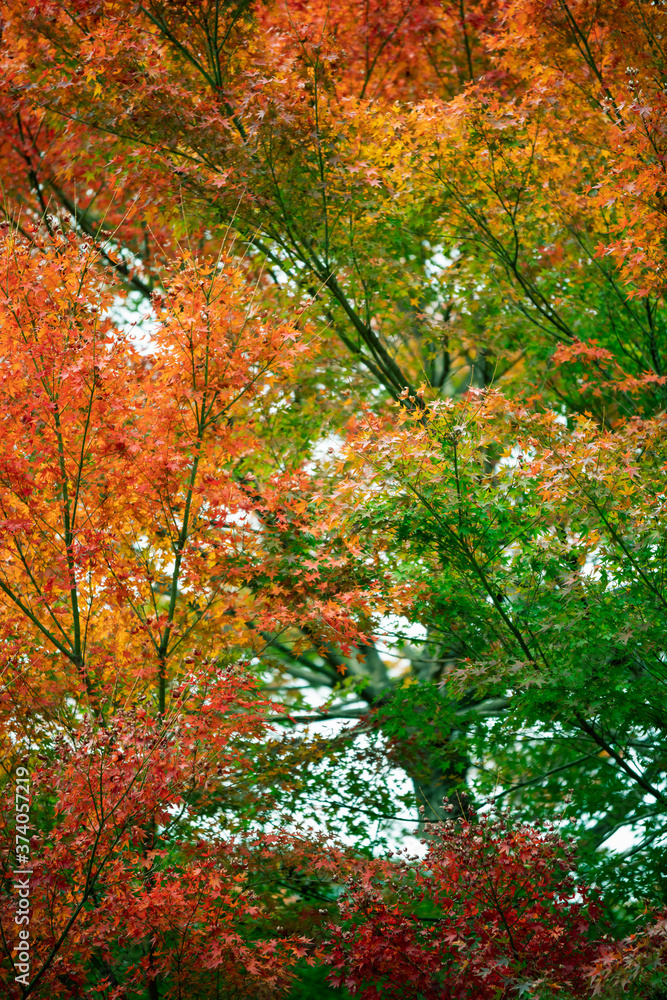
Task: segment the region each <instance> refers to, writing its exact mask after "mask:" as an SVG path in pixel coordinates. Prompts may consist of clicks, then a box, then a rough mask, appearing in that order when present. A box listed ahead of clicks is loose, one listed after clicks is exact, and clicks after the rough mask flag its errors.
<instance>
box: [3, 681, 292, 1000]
mask: <svg viewBox="0 0 667 1000" xmlns="http://www.w3.org/2000/svg"><path fill="white" fill-rule="evenodd" d="M271 708H274V706H272V705H271V703H269V702H267V701H266V700H265V699H262V698H261V696H259V694H258V692H257V689H256V685H255V682H254V681H253V680H252V679H250V678H249V677H248V676H247V674H245V673H244V671H243V670H241V669H235V670H231V671H230V670H226V671H222V670H220V669H217V668H213V667H211V668H209V669H208V671H207V670H206V668H200V669H199V670H198V674H197V678H196V682H193V684H192V687H191V689H188V688H187V687H184V688H183V689H182V690H181V691H180V693H179V695H178V697H177V698H176V699H175V700H174V702H173V707H172V709H171V711H170V712H169V714H168V716H167V717H166V718H164V719H162V720H161V721H160V722H156V720H155V719H154V718H152V717H151V716H150V715H147V713H146V712H145V711H142V710H141V709H139V710H135V711H133V712H128V713H124V714H123V713H119V714H117V715H116V716H114V717H113V718H112V719H110V720H109V721H108V723H107V725H106V726H105V727H103V726H101V725H100V724H99V723H98V722H94V721H90V722H87V723H84V724H82V725H81V726H80V727H79V728H78V730H77V731H76V732H74V733H71V734H70V735H69V736H68V737H66V738H61V739H60V741H59V742H58V744H57V746H55V747H54V753H53V755H52V760H51V761H50V762H48V763H46V764H44V765H43V766H42V767H41V769H40V770H39V771H38V772H37V773H36V774H35V775H34V778H33V800H34V802H35V803H37V802H39V803H40V806H41V808H42V809H44V808H45V807H46V806H47V804H48V803H51V808H52V820H51V821H50V822H47V824H46V825H45V829H44V831H43V836H42V837H33V838H32V845H31V851H32V860H31V868H32V875H31V878H30V889H31V902H32V908H31V911H30V924H29V931H30V939H31V947H32V954H33V958H32V968H31V976H30V993H31V994H32V995H35V996H53V995H57V996H59V995H71V993H72V991H74V992H75V993H77V994H78V993H79V991H80V990H81V989H83V988H84V987H87V988H90V987H91V986H92V987H93V988H94V989H95V990H99V991H103V992H105V995H106V996H108V997H120V996H126V995H127V989H128V987H129V988H136V989H139V990H142V989H145V988H146V984H147V983H149V984H150V982H152V981H153V980H155V978H156V977H159V979H160V981H161V984H162V985H161V994H160V995H167V994H168V995H174V996H182V995H183V993H185V994H186V995H187V994H188V993H189V994H190V995H192V994H193V993H194V994H196V995H198V996H203V995H207V994H208V991H209V990H211V991H213V992H214V993H215V990H216V988H218V989H219V990H220V991H221V993H218V995H228V994H233V995H234V996H246V995H248V994H250V995H252V996H253V997H260V996H261V997H263V996H275V995H276V992H277V991H280V990H281V988H282V987H284V986H285V985H286V984H287V983H288V982H289V980H290V971H289V970H290V966H292V965H293V964H294V962H295V961H296V959H297V958H299V957H301V956H303V955H305V954H306V952H307V951H308V948H307V945H308V942H307V941H306V939H304V938H301V937H299V936H289V937H284V938H273V937H270V936H266V935H263V934H261V933H257V934H255V935H252V934H249V933H248V928H251V927H252V926H253V925H254V924H256V923H257V922H258V921H259V920H261V917H262V914H263V908H262V906H261V904H260V902H259V899H258V897H257V895H256V894H255V893H254V892H253V891H252V885H251V883H252V878H253V869H254V874H255V876H256V875H257V869H258V868H261V866H262V862H263V860H265V859H267V858H268V859H270V861H271V863H273V861H274V859H275V857H276V856H277V855H279V853H280V847H281V843H282V841H284V840H285V838H282V840H281V838H280V837H273V838H269V840H267V841H263V840H259V841H258V842H257V843H255V844H254V845H252V846H250V847H249V846H248V845H247V844H246V845H242V844H239V843H237V842H236V841H235V839H234V838H232V837H230V836H229V835H228V836H225V835H224V833H223V831H222V828H221V825H220V823H219V822H218V824H216V827H215V828H214V829H213V830H211V828H210V824H209V826H208V827H207V826H206V824H205V816H206V815H207V813H208V812H210V811H211V809H212V807H215V806H216V804H217V805H218V806H219V804H220V802H221V801H224V798H225V794H229V790H230V789H231V791H232V793H233V791H234V789H235V788H236V789H238V788H239V787H240V785H241V780H242V775H243V772H245V771H247V770H248V769H250V768H251V767H252V764H251V760H250V756H249V754H251V753H252V747H253V745H254V744H256V743H257V742H258V741H261V740H263V739H264V740H265V739H266V736H267V727H266V723H265V722H264V721H263V716H264V715H265V714H266V712H267V711H268V710H269V709H271ZM226 790H227V791H226ZM202 822H203V823H204V825H202ZM5 832H6V833H7V838H8V839H7V840H5V838H4V837H3V840H5V843H4V844H3V851H2V854H3V862H4V869H5V878H10V877H11V876H10V870H11V869H12V868H13V867H14V864H13V862H12V854H13V853H14V852H13V840H14V837H13V830H12V829H11V828H10V829H9V830H8V831H5ZM19 861H20V859H19ZM2 899H3V902H2V905H1V910H0V921H1V922H2V931H3V935H4V940H5V941H7V942H13V940H14V937H15V928H14V926H13V924H14V914H15V898H14V895H13V893H12V892H11V891H10V892H8V893H3V896H2ZM244 926H245V928H246V930H245V931H244V930H243V928H244ZM119 955H124V956H125V957H124V960H123V961H122V965H123V972H124V982H123V984H122V985H121V984H120V983H119V982H118V980H117V979H116V977H115V974H114V971H113V970H114V969H115V970H116V973H117V972H118V968H119V966H118V962H119ZM0 961H2V964H3V967H4V975H5V980H6V982H7V983H9V984H10V985H9V987H8V989H9V993H8V995H10V996H14V995H16V996H19V995H21V989H20V987H19V986H18V985H15V984H14V982H13V980H14V974H15V973H14V971H12V965H11V963H12V959H11V954H10V952H9V951H8V950H3V954H2V958H1V959H0ZM91 976H92V979H91ZM216 984H217V987H216ZM165 989H166V991H167V994H165V992H164V991H165Z"/></svg>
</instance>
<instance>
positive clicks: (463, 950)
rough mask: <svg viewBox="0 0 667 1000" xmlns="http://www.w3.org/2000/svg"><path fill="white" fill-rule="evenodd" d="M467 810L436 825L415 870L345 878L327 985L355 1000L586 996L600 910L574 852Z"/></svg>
mask: <svg viewBox="0 0 667 1000" xmlns="http://www.w3.org/2000/svg"><path fill="white" fill-rule="evenodd" d="M471 813H472V811H471V812H470V813H469V817H468V819H466V820H464V821H462V822H459V823H455V822H452V821H450V822H446V823H444V824H438V825H437V826H436V827H435V829H434V830H433V834H432V839H430V840H429V841H428V853H427V856H426V857H425V858H424V859H423V860H422V861H420V862H419V863H418V864H417V865H415V864H414V863H408V862H406V861H398V862H389V861H375V862H369V863H368V864H366V865H365V866H360V867H359V868H358V869H357V870H356V871H355V872H354V874H353V876H352V877H351V878H349V879H348V882H347V886H346V890H345V892H344V894H343V895H342V896H341V900H340V910H341V917H342V920H343V921H344V927H332V928H331V934H332V936H331V943H330V946H329V961H330V963H331V964H332V965H333V966H334V969H335V972H333V973H332V974H331V976H330V979H331V982H332V983H333V984H334V985H337V986H342V985H344V986H345V987H347V989H348V990H350V992H352V993H354V994H359V995H360V996H361V997H362V998H363V1000H376V998H384V1000H390V998H395V1000H399V998H400V1000H407V998H415V1000H417V998H419V1000H441V998H442V997H443V996H446V997H451V998H452V1000H453V998H464V997H475V998H476V1000H492V998H493V1000H498V998H501V997H507V998H509V997H514V996H516V994H517V991H518V992H519V993H520V992H521V991H522V990H524V991H525V990H529V991H532V990H533V989H537V988H538V987H541V989H542V990H543V991H548V992H551V991H554V992H555V991H557V990H559V989H563V988H569V989H571V990H574V991H576V992H577V994H578V995H581V994H585V993H586V992H587V989H588V982H589V978H588V972H587V966H588V964H589V963H590V961H591V960H592V958H593V955H594V954H595V949H594V946H593V945H592V944H591V942H590V941H589V939H588V936H587V935H588V930H589V927H590V926H591V924H592V923H593V922H594V921H595V920H596V919H597V918H598V917H599V915H600V911H599V908H598V906H597V904H596V902H595V901H594V898H593V897H592V895H591V893H590V891H589V890H587V889H586V888H585V887H584V886H581V885H577V884H576V882H575V878H574V876H573V874H572V873H573V871H574V865H575V862H574V855H573V850H572V847H571V846H570V845H569V844H567V843H566V842H564V841H563V840H562V839H561V837H560V836H559V835H558V833H557V832H555V831H554V830H549V831H547V832H545V833H540V832H538V831H537V830H535V829H534V828H532V827H530V826H527V825H521V826H517V827H513V826H512V825H511V824H510V823H509V822H508V821H507V819H506V817H505V816H503V815H502V814H500V815H498V816H496V817H494V816H491V815H481V816H479V817H478V818H477V819H476V820H475V819H473V817H472V815H471ZM413 860H414V859H413Z"/></svg>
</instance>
